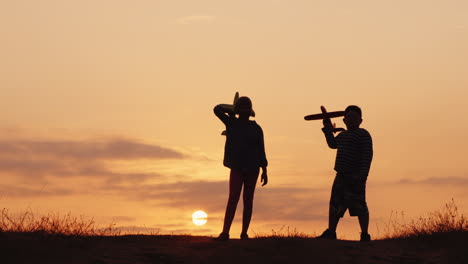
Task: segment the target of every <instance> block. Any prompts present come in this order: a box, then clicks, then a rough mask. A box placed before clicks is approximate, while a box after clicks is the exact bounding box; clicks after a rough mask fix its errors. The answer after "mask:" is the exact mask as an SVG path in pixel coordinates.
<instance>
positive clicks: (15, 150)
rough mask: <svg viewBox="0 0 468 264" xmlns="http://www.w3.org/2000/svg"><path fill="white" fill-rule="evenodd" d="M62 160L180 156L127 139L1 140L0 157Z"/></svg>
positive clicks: (169, 157) (179, 154) (181, 156)
mask: <svg viewBox="0 0 468 264" xmlns="http://www.w3.org/2000/svg"><path fill="white" fill-rule="evenodd" d="M18 155H22V156H23V157H30V156H33V157H38V156H40V157H51V158H61V159H65V158H66V159H79V160H96V159H108V160H109V159H126V160H128V159H181V158H184V157H185V156H184V155H183V154H182V153H180V152H178V151H175V150H172V149H168V148H163V147H160V146H157V145H149V144H144V143H140V142H137V141H131V140H126V139H114V140H108V141H32V140H31V141H27V140H22V141H0V156H18Z"/></svg>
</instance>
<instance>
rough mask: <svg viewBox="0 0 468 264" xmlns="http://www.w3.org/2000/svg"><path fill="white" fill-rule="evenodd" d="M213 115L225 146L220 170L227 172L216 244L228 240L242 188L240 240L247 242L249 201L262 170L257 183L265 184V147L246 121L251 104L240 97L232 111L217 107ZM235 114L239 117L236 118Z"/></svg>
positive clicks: (259, 130) (258, 130) (253, 126)
mask: <svg viewBox="0 0 468 264" xmlns="http://www.w3.org/2000/svg"><path fill="white" fill-rule="evenodd" d="M213 110H214V113H215V115H216V116H217V117H218V118H219V119H220V120H221V121H222V122H223V123H224V124H225V125H226V145H225V147H224V161H223V164H224V166H226V167H228V168H230V169H231V173H230V176H229V199H228V202H227V206H226V213H225V216H224V225H223V231H222V232H221V234H219V236H218V237H217V238H215V239H216V240H221V241H222V240H228V239H229V230H230V229H231V224H232V221H233V219H234V215H235V213H236V207H237V203H238V201H239V198H240V193H241V190H242V186H243V187H244V194H243V200H244V212H243V216H242V232H241V235H240V238H241V239H249V236H248V235H247V231H248V229H249V225H250V220H251V218H252V208H253V198H254V192H255V185H256V184H257V179H258V174H259V172H260V168H262V170H263V172H262V176H261V181H262V182H263V185H262V186H264V185H266V184H267V183H268V176H267V168H266V167H267V165H268V161H267V159H266V155H265V145H264V140H263V131H262V128H261V127H260V126H259V125H258V124H257V123H256V122H255V121H252V120H249V117H250V116H251V115H252V114H253V113H254V112H253V109H252V101H251V100H250V99H249V98H248V97H245V96H242V97H240V98H239V99H238V100H237V101H236V103H235V105H234V111H232V110H229V109H226V108H223V107H222V106H221V105H217V106H215V108H214V109H213ZM236 114H237V115H238V116H239V117H238V118H237V117H236Z"/></svg>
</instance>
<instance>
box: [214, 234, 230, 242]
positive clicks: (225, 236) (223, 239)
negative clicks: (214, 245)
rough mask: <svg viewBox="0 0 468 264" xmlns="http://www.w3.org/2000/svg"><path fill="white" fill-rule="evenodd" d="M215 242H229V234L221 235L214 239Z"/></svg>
mask: <svg viewBox="0 0 468 264" xmlns="http://www.w3.org/2000/svg"><path fill="white" fill-rule="evenodd" d="M213 240H216V241H227V240H229V234H227V233H221V234H219V236H218V237H215V238H213Z"/></svg>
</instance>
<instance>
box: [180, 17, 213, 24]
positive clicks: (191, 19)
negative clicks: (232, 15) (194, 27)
mask: <svg viewBox="0 0 468 264" xmlns="http://www.w3.org/2000/svg"><path fill="white" fill-rule="evenodd" d="M215 19H216V17H215V16H210V15H192V16H185V17H181V18H179V19H178V20H177V24H182V25H189V24H196V23H208V22H212V21H213V20H215Z"/></svg>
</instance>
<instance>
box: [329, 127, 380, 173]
mask: <svg viewBox="0 0 468 264" xmlns="http://www.w3.org/2000/svg"><path fill="white" fill-rule="evenodd" d="M322 131H323V132H324V134H325V138H326V139H327V143H328V146H329V147H330V148H332V149H337V150H338V151H337V153H336V160H335V171H336V172H338V173H343V174H355V173H358V174H359V175H360V176H367V175H369V170H370V165H371V162H372V155H373V150H372V137H371V135H370V134H369V132H368V131H367V130H365V129H364V128H358V129H355V130H352V131H349V130H345V131H343V132H341V133H340V134H338V136H336V137H335V136H334V135H333V132H332V130H331V129H329V128H328V129H327V128H325V127H324V128H322Z"/></svg>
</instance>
